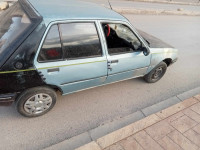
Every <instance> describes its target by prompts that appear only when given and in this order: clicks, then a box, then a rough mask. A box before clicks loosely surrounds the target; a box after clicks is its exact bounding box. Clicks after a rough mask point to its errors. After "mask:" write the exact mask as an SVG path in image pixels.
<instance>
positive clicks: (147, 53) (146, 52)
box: [142, 47, 150, 56]
mask: <svg viewBox="0 0 200 150" xmlns="http://www.w3.org/2000/svg"><path fill="white" fill-rule="evenodd" d="M142 51H143V54H144V56H148V55H149V54H150V50H149V49H148V48H146V47H142Z"/></svg>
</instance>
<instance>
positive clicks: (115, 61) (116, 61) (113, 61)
mask: <svg viewBox="0 0 200 150" xmlns="http://www.w3.org/2000/svg"><path fill="white" fill-rule="evenodd" d="M118 62H119V60H111V62H110V63H111V64H113V63H118Z"/></svg>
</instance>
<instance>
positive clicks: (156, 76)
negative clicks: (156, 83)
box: [152, 67, 164, 80]
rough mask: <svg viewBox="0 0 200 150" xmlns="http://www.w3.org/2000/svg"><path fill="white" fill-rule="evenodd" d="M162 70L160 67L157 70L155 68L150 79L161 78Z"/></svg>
mask: <svg viewBox="0 0 200 150" xmlns="http://www.w3.org/2000/svg"><path fill="white" fill-rule="evenodd" d="M163 71H164V70H163V68H162V67H159V68H157V69H156V70H155V71H154V73H153V75H152V79H155V80H156V79H159V78H160V77H161V76H162V74H163Z"/></svg>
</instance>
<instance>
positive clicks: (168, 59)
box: [163, 58, 172, 66]
mask: <svg viewBox="0 0 200 150" xmlns="http://www.w3.org/2000/svg"><path fill="white" fill-rule="evenodd" d="M163 62H165V63H166V64H167V66H169V65H170V64H171V63H172V59H171V58H166V59H164V60H163Z"/></svg>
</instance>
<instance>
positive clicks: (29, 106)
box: [24, 93, 52, 114]
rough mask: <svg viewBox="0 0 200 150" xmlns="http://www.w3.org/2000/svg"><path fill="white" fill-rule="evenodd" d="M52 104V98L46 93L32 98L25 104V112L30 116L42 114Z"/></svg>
mask: <svg viewBox="0 0 200 150" xmlns="http://www.w3.org/2000/svg"><path fill="white" fill-rule="evenodd" d="M51 104H52V98H51V96H50V95H48V94H45V93H40V94H36V95H34V96H32V97H30V98H29V99H28V100H27V101H26V102H25V104H24V110H25V111H26V112H27V113H29V114H41V113H43V112H45V111H47V110H48V109H49V108H50V106H51Z"/></svg>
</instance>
